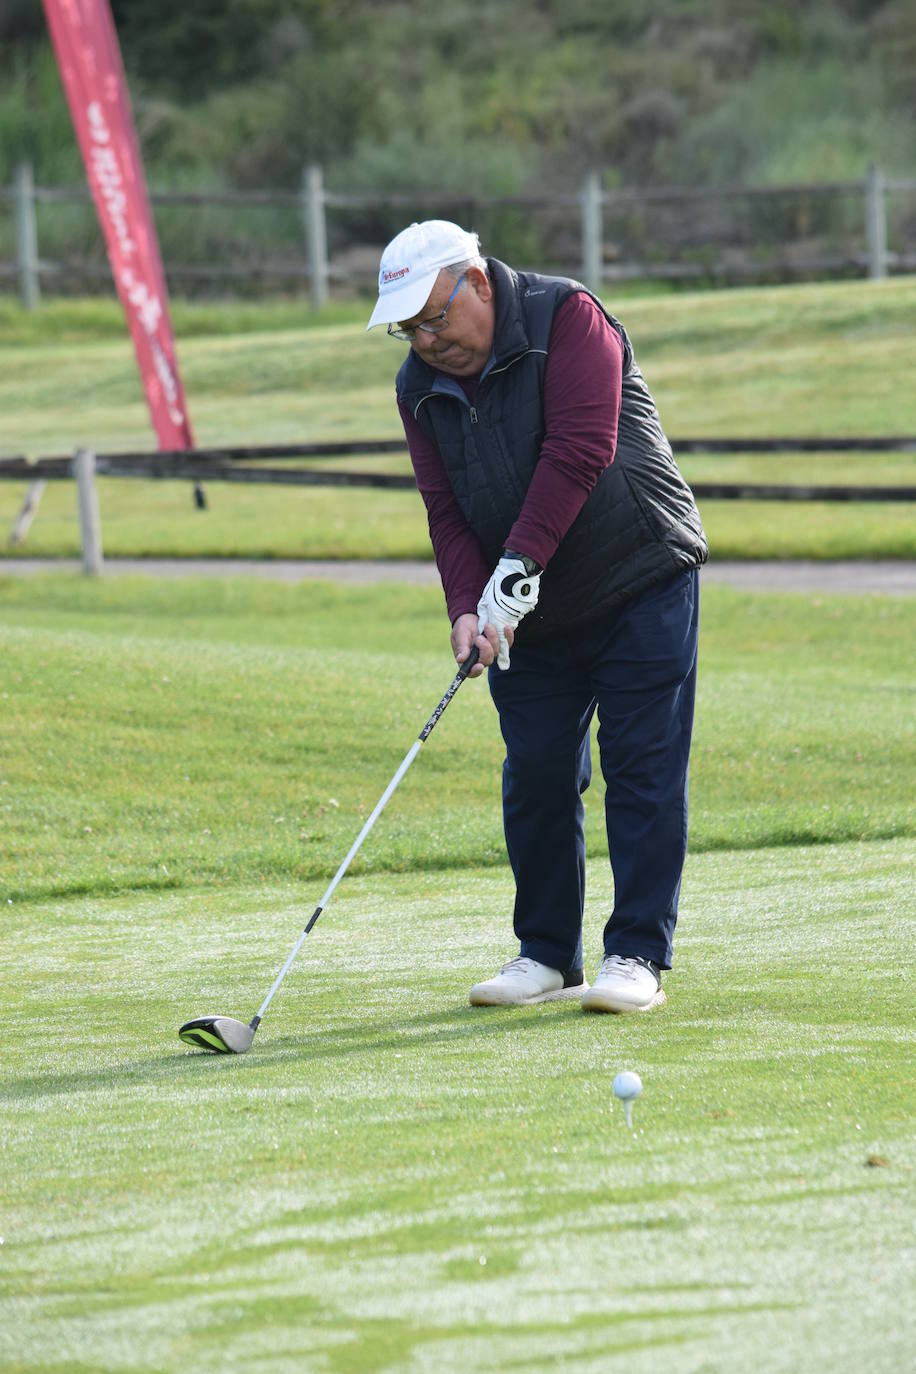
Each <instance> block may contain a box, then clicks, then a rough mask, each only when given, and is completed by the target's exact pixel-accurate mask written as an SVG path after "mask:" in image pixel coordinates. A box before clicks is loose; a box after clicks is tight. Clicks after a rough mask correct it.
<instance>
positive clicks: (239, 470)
mask: <svg viewBox="0 0 916 1374" xmlns="http://www.w3.org/2000/svg"><path fill="white" fill-rule="evenodd" d="M671 443H672V447H673V449H674V451H675V452H676V453H678V454H691V453H692V454H697V453H709V454H739V453H751V454H754V453H823V454H828V453H850V452H859V453H869V452H873V453H878V452H882V453H889V452H898V453H913V452H916V436H913V435H876V436H873V437H871V438H868V437H863V436H856V437H849V436H844V437H832V438H830V437H826V438H824V437H815V436H811V435H806V436H801V437H796V438H777V439H754V438H743V439H719V438H716V439H704V438H684V439H673V440H672V441H671ZM406 451H407V450H406V446H405V444H404V441H403V440H402V439H353V440H347V441H341V442H337V441H334V442H326V443H311V444H270V445H258V446H240V447H238V446H232V447H224V448H203V449H176V450H173V451H155V450H154V451H146V452H128V453H99V454H96V455H95V456H94V471H95V473H96V474H97V475H98V476H103V477H145V478H149V479H153V480H170V481H190V482H255V483H268V484H275V485H283V486H348V487H387V488H395V489H404V490H406V489H410V488H414V487H415V486H416V483H415V481H414V478H413V475H412V474H410V473H396V472H389V473H381V472H361V471H359V470H345V469H339V468H338V469H326V468H323V469H317V468H302V467H270V466H267V464H269V462H270V461H271V460H273V461H277V460H281V461H282V460H284V459H286V460H289V459H294V458H303V459H314V458H321V459H328V458H345V457H351V458H352V457H356V456H363V457H364V456H367V455H370V454H380V453H400V454H404V453H406ZM82 452H85V450H82V449H80V450H77V454H79V453H82ZM246 463H255V464H257V466H254V467H248V466H243V465H242V464H246ZM75 464H76V457H75V456H74V457H70V456H63V457H61V456H55V457H48V458H37V459H28V458H25V457H22V456H16V457H9V458H0V481H11V482H23V481H25V482H37V481H52V482H53V481H66V480H69V479H71V478H72V477H73V476H74V472H75ZM262 464H264V466H262ZM691 485H692V488H693V491H694V494H695V495H696V496H697V498H698V499H707V500H726V501H732V500H742V501H747V500H756V501H913V500H916V485H913V484H900V485H863V484H861V483H860V484H856V485H851V484H836V483H823V484H821V483H814V484H812V483H807V484H781V483H754V482H695V483H692V484H691Z"/></svg>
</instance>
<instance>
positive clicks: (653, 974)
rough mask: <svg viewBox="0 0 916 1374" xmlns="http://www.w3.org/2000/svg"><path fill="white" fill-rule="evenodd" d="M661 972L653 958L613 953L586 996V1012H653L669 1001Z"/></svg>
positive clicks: (604, 962) (599, 971) (606, 960)
mask: <svg viewBox="0 0 916 1374" xmlns="http://www.w3.org/2000/svg"><path fill="white" fill-rule="evenodd" d="M666 1000H667V999H666V997H665V994H664V992H663V991H662V979H661V974H660V973H659V971H658V968H657V967H656V965H655V964H653V963H652V962H651V960H649V959H640V958H632V959H627V958H624V957H623V956H622V955H620V954H609V955H608V957H607V958H606V959H605V960H604V961H603V963H602V965H601V968H600V969H599V970H598V977H597V978H596V979H595V981H594V983H592V985H591V987H590V988H589V990H588V992H587V993H586V994H585V996H584V997H583V998H582V1010H583V1011H618V1012H620V1011H651V1010H652V1008H653V1007H661V1006H663V1005H664V1003H665V1001H666Z"/></svg>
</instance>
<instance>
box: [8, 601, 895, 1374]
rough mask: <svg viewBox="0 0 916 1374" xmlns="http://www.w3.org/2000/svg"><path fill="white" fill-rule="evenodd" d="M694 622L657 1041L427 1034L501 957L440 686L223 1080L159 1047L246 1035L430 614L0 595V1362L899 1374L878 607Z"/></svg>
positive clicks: (885, 610) (418, 609) (481, 804)
mask: <svg viewBox="0 0 916 1374" xmlns="http://www.w3.org/2000/svg"><path fill="white" fill-rule="evenodd" d="M703 615H704V623H703V638H702V650H701V652H702V668H701V686H700V697H699V703H698V719H697V732H696V745H695V752H694V767H693V820H692V832H693V849H692V855H691V858H690V860H689V863H688V869H687V874H686V877H685V885H684V895H683V903H682V917H681V921H680V924H679V928H678V955H677V967H676V970H675V972H674V973H672V974H671V975H670V976H669V977H668V979H667V988H668V992H669V998H670V1005H669V1007H668V1008H667V1009H666V1010H665V1011H664V1012H661V1013H658V1014H656V1015H653V1016H651V1017H647V1018H644V1019H643V1018H640V1019H638V1020H626V1019H620V1018H602V1017H586V1016H584V1015H582V1014H581V1013H580V1012H578V1011H576V1010H575V1009H573V1008H571V1007H569V1006H559V1007H558V1006H554V1007H550V1006H548V1007H543V1008H532V1009H526V1010H521V1011H512V1012H506V1013H503V1012H495V1011H489V1010H482V1011H481V1010H476V1011H475V1010H473V1009H471V1008H470V1007H468V1006H467V1005H466V993H467V987H468V985H469V984H470V982H472V981H473V980H474V979H476V978H477V977H479V976H480V975H481V973H482V972H489V971H492V970H493V969H495V968H496V967H497V966H498V964H499V963H500V962H501V961H502V960H503V959H504V958H505V957H507V955H508V954H510V953H512V952H514V951H513V950H512V949H510V948H509V940H508V929H509V924H508V917H509V911H510V907H511V887H510V884H509V882H508V879H507V875H506V872H505V868H504V865H503V863H502V861H501V856H500V850H501V841H500V819H499V804H498V782H499V778H498V765H499V759H500V747H499V740H498V732H497V729H496V724H495V720H494V716H493V712H492V709H491V707H490V705H489V702H488V698H487V694H486V689H485V686H484V685H483V684H482V683H479V682H477V683H468V684H466V685H465V686H464V687H463V688H462V690H461V693H460V694H459V695H458V697H457V698H456V700H455V702H454V703H453V704H452V706H451V707H450V708H449V711H448V712H447V713H446V715H445V716H444V717H443V719H442V722H441V724H440V725H439V726H438V727H437V730H436V732H435V734H434V736H433V737H432V739H431V740H430V742H429V744H428V745H427V746H426V747H425V748H424V750H423V751H422V752H421V755H420V757H419V758H418V759H417V761H416V762H415V764H414V766H413V769H412V770H411V772H410V773H409V774H408V776H407V778H406V779H405V781H404V783H403V784H402V788H401V789H400V790H399V791H398V793H397V794H396V795H395V797H394V799H393V800H392V802H391V804H390V806H389V809H388V811H387V812H386V813H385V815H384V816H383V817H382V819H381V820H380V822H379V824H378V827H377V829H376V831H375V832H374V833H373V835H372V836H371V837H370V839H369V840H368V841H367V844H366V847H365V849H364V851H363V855H361V857H360V859H359V860H358V862H357V865H356V866H355V867H356V874H355V876H353V877H352V878H348V879H347V880H346V881H345V882H344V883H343V884H342V886H341V888H340V889H339V891H338V894H337V895H336V896H335V898H334V901H333V902H332V904H331V905H330V906H329V909H328V911H327V912H326V913H325V915H324V916H323V917H322V921H321V922H320V923H319V925H318V926H317V927H316V929H315V930H314V932H313V934H312V935H311V936H310V937H309V940H308V941H307V942H306V945H305V948H304V949H303V951H302V954H301V956H300V961H299V963H298V964H297V965H296V966H295V968H294V969H293V971H292V972H291V973H290V975H289V977H288V980H287V982H286V983H285V984H284V986H283V988H282V989H281V991H280V993H279V994H278V996H277V999H276V1001H275V1003H274V1005H273V1006H272V1008H271V1010H270V1012H269V1014H268V1017H267V1019H266V1020H265V1022H264V1025H263V1027H262V1029H261V1030H260V1031H259V1034H258V1037H257V1039H256V1041H255V1045H254V1047H253V1049H252V1052H251V1053H250V1054H249V1055H248V1056H246V1057H244V1058H240V1059H231V1060H225V1059H217V1058H213V1057H210V1056H205V1055H198V1054H194V1053H191V1052H188V1051H186V1050H185V1049H184V1048H183V1047H182V1046H181V1045H180V1044H179V1042H178V1040H177V1037H176V1031H177V1028H178V1025H179V1024H180V1023H181V1021H183V1020H184V1019H186V1018H187V1017H190V1016H194V1015H201V1014H204V1013H208V1012H223V1013H226V1014H231V1015H237V1016H242V1017H244V1018H246V1019H247V1018H248V1017H249V1016H250V1015H251V1014H252V1013H253V1012H254V1011H255V1010H256V1009H257V1006H258V1004H259V1002H260V1001H261V999H262V997H263V995H264V993H265V992H266V991H267V988H268V987H269V985H270V983H271V981H272V980H273V977H274V974H275V973H276V971H277V969H278V968H279V966H280V964H281V963H282V961H283V959H284V958H285V956H286V954H287V952H288V950H289V948H290V947H291V945H292V943H293V940H294V939H295V937H296V934H297V933H298V931H299V929H301V925H302V924H303V922H304V919H305V918H307V916H308V915H309V914H310V912H311V910H312V909H313V907H314V905H315V903H316V902H317V900H318V899H319V897H320V895H321V892H322V891H323V888H324V886H325V884H326V880H327V877H328V876H329V875H330V874H331V873H332V872H333V870H334V868H335V867H336V865H337V863H338V862H339V860H340V858H341V857H342V855H343V853H344V852H345V851H346V849H347V847H348V846H349V843H350V841H351V840H352V838H353V837H354V836H355V833H356V831H357V830H358V829H359V826H360V825H361V823H362V820H363V819H364V818H365V815H366V814H367V813H368V810H369V809H370V808H371V807H372V806H373V805H374V803H375V801H376V800H377V798H378V796H379V795H380V793H381V791H382V790H383V788H384V786H385V784H386V783H387V781H388V779H389V778H390V776H391V775H392V773H393V772H394V769H395V768H396V766H397V764H398V763H399V762H400V760H401V758H402V757H403V754H404V753H405V751H406V749H407V747H408V746H409V744H410V742H411V741H412V739H413V738H414V737H415V735H416V732H417V730H418V729H419V728H420V726H421V725H422V724H423V722H424V720H425V719H426V716H427V715H428V713H429V711H430V710H431V709H432V707H433V706H434V705H435V703H436V701H437V700H438V698H439V696H440V695H441V692H442V691H443V690H444V688H445V686H446V685H447V683H448V681H449V679H450V676H451V673H452V665H451V662H450V660H449V657H448V654H447V648H446V640H445V630H444V623H443V620H444V618H443V615H442V610H441V605H440V597H439V595H438V593H436V592H433V591H429V590H419V589H406V588H392V587H386V588H375V589H357V590H353V589H349V590H345V589H339V588H332V587H327V586H321V585H312V586H302V587H295V588H289V587H279V586H273V585H270V584H266V585H265V584H259V585H257V586H251V585H249V584H247V583H241V582H238V583H234V582H228V583H219V584H218V585H213V584H209V583H207V584H204V583H192V582H189V583H181V582H177V583H169V584H165V585H158V584H155V583H152V582H147V581H143V580H137V581H124V582H118V583H107V582H106V583H101V584H91V583H86V582H85V581H83V580H80V579H72V580H71V579H67V578H61V577H56V578H51V579H38V580H29V581H28V582H27V583H19V582H16V581H7V582H3V583H0V663H2V675H0V691H2V694H3V699H2V706H3V711H2V714H0V731H2V736H3V740H2V765H0V824H2V833H3V836H4V844H3V856H2V862H3V868H2V870H0V892H2V902H3V910H4V912H5V916H4V934H5V936H6V938H5V939H4V941H3V943H2V947H0V967H2V976H3V986H4V1016H3V1050H2V1055H0V1094H2V1115H0V1121H2V1128H0V1144H2V1149H3V1169H2V1174H0V1180H2V1181H0V1217H2V1225H0V1235H2V1237H3V1245H2V1248H0V1365H2V1367H3V1368H4V1369H9V1370H11V1371H19V1372H20V1374H21V1372H22V1371H36V1374H37V1371H39V1370H41V1371H54V1374H65V1371H67V1372H68V1374H76V1371H84V1370H93V1371H96V1370H99V1371H112V1372H113V1371H126V1370H131V1371H157V1372H158V1371H161V1372H162V1374H173V1371H174V1374H184V1371H186V1370H189V1369H199V1370H202V1371H210V1370H241V1369H243V1368H245V1369H248V1368H251V1367H258V1368H261V1369H264V1370H267V1371H276V1374H280V1371H283V1374H285V1372H286V1371H289V1372H290V1374H293V1372H294V1371H296V1372H298V1371H315V1374H325V1371H327V1372H328V1374H351V1371H352V1374H362V1372H363V1371H374V1370H386V1371H391V1372H392V1374H407V1371H418V1370H422V1371H434V1370H435V1371H464V1370H467V1369H481V1370H493V1371H497V1370H502V1369H506V1368H509V1369H512V1368H515V1369H524V1370H531V1371H541V1370H544V1371H546V1370H549V1369H561V1370H575V1371H596V1374H597V1372H598V1371H604V1370H608V1369H611V1370H617V1369H619V1370H621V1371H622V1370H624V1369H627V1370H635V1371H646V1372H647V1374H648V1371H650V1370H652V1371H654V1370H656V1369H657V1368H658V1366H659V1363H660V1362H662V1361H663V1362H664V1363H665V1364H666V1365H667V1366H668V1367H669V1368H672V1369H676V1370H678V1371H679V1374H681V1372H682V1371H683V1372H685V1374H692V1372H693V1371H695V1372H696V1374H701V1371H702V1372H703V1374H713V1372H714V1374H718V1371H722V1374H725V1371H731V1370H733V1369H735V1368H744V1369H748V1370H767V1371H770V1370H774V1371H785V1374H795V1371H807V1370H809V1369H830V1370H835V1371H853V1370H855V1371H859V1370H862V1369H868V1370H869V1371H870V1372H871V1371H875V1372H876V1374H884V1372H885V1371H886V1374H898V1372H899V1371H900V1370H901V1369H903V1368H905V1367H907V1360H908V1359H909V1355H910V1353H911V1350H912V1343H913V1339H914V1336H916V1330H914V1323H913V1317H912V1304H911V1302H910V1292H911V1287H912V1282H911V1280H912V1235H913V1228H914V1224H916V1204H914V1186H913V1168H914V1165H916V1152H914V1148H913V1136H912V1120H913V1111H914V1107H916V1083H914V1057H913V1034H912V1030H913V1024H912V989H911V987H910V986H909V982H908V977H907V970H908V969H910V968H911V967H912V963H913V956H914V952H916V951H914V939H913V933H912V907H913V883H912V872H913V862H914V859H916V839H914V830H916V817H914V814H913V808H912V776H913V752H914V751H913V722H912V714H911V710H910V706H911V666H910V662H909V656H908V648H907V646H908V644H910V643H912V638H913V629H914V620H916V607H914V606H913V604H912V603H911V602H908V601H904V600H900V601H891V600H886V601H883V600H879V599H875V598H861V599H859V598H854V599H848V600H847V599H843V600H840V599H834V598H830V597H817V598H804V597H781V598H780V597H770V596H756V597H743V596H739V595H738V594H735V593H729V592H727V591H725V590H723V589H719V588H715V587H711V588H707V589H706V590H705V593H704V603H703ZM587 802H588V806H587V809H588V825H589V839H590V854H591V858H590V875H589V882H590V895H589V905H588V914H587V928H586V940H587V948H588V950H589V955H590V962H591V963H592V964H594V962H595V961H596V960H597V957H598V953H599V944H600V930H601V926H602V924H603V921H604V919H605V918H606V915H607V913H608V911H609V910H610V905H611V901H612V893H611V884H610V878H609V876H608V874H607V868H606V864H605V863H604V862H602V859H601V857H600V852H601V798H600V787H599V786H597V785H596V786H595V787H594V788H593V789H592V791H591V793H590V794H588V798H587ZM812 842H813V843H812ZM621 1068H632V1069H636V1070H637V1071H638V1072H639V1073H640V1074H641V1076H642V1078H643V1082H644V1084H645V1092H644V1095H643V1097H642V1098H641V1099H640V1100H639V1102H638V1103H637V1105H636V1109H635V1114H634V1125H635V1130H634V1131H633V1132H632V1133H630V1132H629V1131H628V1130H627V1128H626V1126H625V1124H624V1120H623V1113H622V1111H621V1109H620V1107H619V1106H618V1107H616V1108H615V1109H614V1110H613V1111H612V1110H611V1109H610V1100H611V1081H612V1079H613V1076H614V1073H615V1072H616V1071H617V1070H618V1069H621Z"/></svg>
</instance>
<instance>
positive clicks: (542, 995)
mask: <svg viewBox="0 0 916 1374" xmlns="http://www.w3.org/2000/svg"><path fill="white" fill-rule="evenodd" d="M573 978H578V979H579V982H578V983H571V984H570V980H571V979H573ZM587 987H588V983H586V981H585V979H584V978H583V977H582V974H581V973H579V974H567V975H566V976H565V977H564V976H563V974H562V973H560V972H559V970H558V969H555V968H549V967H548V965H547V964H539V963H538V962H537V960H536V959H526V958H524V957H522V956H521V955H519V957H518V958H517V959H510V960H509V962H508V964H503V966H502V968H501V969H500V970H499V973H497V975H496V977H495V978H488V979H487V981H486V982H485V983H475V984H474V986H473V987H472V988H471V1006H472V1007H527V1006H530V1005H531V1004H532V1003H534V1002H557V1001H559V1000H560V999H561V998H566V997H576V998H578V997H581V996H582V994H583V992H585V990H586V988H587Z"/></svg>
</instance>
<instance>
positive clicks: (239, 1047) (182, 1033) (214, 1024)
mask: <svg viewBox="0 0 916 1374" xmlns="http://www.w3.org/2000/svg"><path fill="white" fill-rule="evenodd" d="M479 657H480V652H479V650H478V649H476V648H473V649H472V650H471V652H470V653H469V654H468V656H467V658H466V659H465V660H464V662H463V663H462V664H461V667H460V668H459V669H458V672H457V673H456V674H455V677H454V679H453V680H452V683H451V686H450V687H449V689H448V691H447V692H446V694H445V696H444V697H443V698H442V700H441V701H440V702H439V705H438V706H437V707H436V709H435V711H433V713H432V715H431V716H430V718H429V720H428V721H427V722H426V724H425V725H424V726H423V729H422V730H421V731H420V733H419V735H418V736H417V738H416V740H415V741H414V743H413V744H412V745H411V747H410V749H409V750H408V751H407V753H406V755H405V756H404V760H403V762H402V763H401V766H400V768H399V769H398V771H397V772H396V773H395V775H394V777H393V778H392V779H391V782H390V783H389V784H388V786H387V787H386V788H385V791H384V792H383V793H382V796H381V797H380V799H379V801H378V804H377V806H376V808H375V810H374V811H373V812H372V815H371V816H370V817H369V819H368V820H367V821H366V824H365V825H364V826H363V828H362V830H361V831H360V832H359V834H358V835H357V837H356V839H355V840H354V842H353V845H352V847H351V849H350V852H349V853H348V854H347V857H346V858H345V859H344V861H343V863H342V864H341V865H340V868H338V870H337V872H336V873H335V874H334V877H333V879H332V880H331V884H330V886H329V887H328V889H327V891H326V892H325V894H324V896H323V897H322V899H321V901H320V902H319V903H318V905H317V906H316V908H315V910H314V911H313V912H312V915H311V917H310V919H309V922H308V925H307V926H306V927H305V929H304V930H303V932H302V934H301V935H300V936H299V938H298V940H297V941H296V943H295V945H294V946H293V948H292V951H291V952H290V956H289V958H288V959H287V961H286V963H285V964H284V965H283V967H282V968H281V970H280V972H279V973H278V974H277V977H276V979H275V980H274V985H273V987H272V988H271V990H270V992H269V993H268V994H267V996H266V997H265V998H264V1001H263V1002H262V1003H261V1005H260V1007H259V1008H258V1013H257V1015H256V1016H253V1017H252V1018H251V1020H250V1021H249V1022H248V1024H247V1026H246V1024H245V1022H244V1021H236V1019H235V1017H233V1016H199V1017H197V1019H196V1020H194V1021H186V1022H185V1023H184V1025H183V1026H182V1027H181V1029H180V1030H179V1032H178V1038H179V1040H183V1041H184V1042H185V1044H187V1045H194V1046H196V1047H197V1048H198V1049H201V1050H210V1051H212V1052H213V1053H214V1054H244V1053H245V1051H246V1050H248V1049H250V1048H251V1042H252V1040H254V1036H255V1031H256V1030H257V1028H258V1026H259V1025H260V1023H261V1018H262V1017H263V1015H264V1013H265V1012H266V1011H267V1008H268V1007H269V1006H270V1003H271V1001H272V1000H273V996H274V993H275V992H276V991H277V988H278V987H279V986H280V984H281V983H282V982H283V979H284V978H285V977H286V975H287V973H288V972H289V970H290V968H291V966H292V963H293V960H294V959H295V957H296V955H297V954H298V953H299V950H300V949H301V948H302V944H303V942H304V940H305V937H306V935H308V933H309V931H310V930H311V929H312V927H313V926H314V924H315V922H316V921H317V920H318V917H319V916H320V915H321V913H322V911H324V909H325V907H326V906H327V904H328V902H329V901H330V900H331V895H332V893H333V892H334V889H335V888H336V886H337V884H338V883H339V882H340V880H341V878H342V877H343V875H344V874H345V873H346V871H347V869H348V868H349V867H350V864H351V862H352V860H353V859H354V858H355V856H356V854H357V853H358V852H359V848H360V846H361V845H362V842H363V840H364V839H365V838H366V836H367V835H368V834H369V831H370V830H371V829H372V827H373V826H374V825H375V822H376V821H377V820H378V818H379V816H380V815H381V814H382V811H383V810H384V808H385V805H386V803H387V802H388V799H389V797H390V796H391V795H392V793H393V792H394V790H395V788H396V787H397V785H398V783H399V782H400V781H401V779H402V778H403V776H404V774H405V773H406V772H407V770H408V768H409V767H410V765H411V764H412V763H413V761H414V759H415V758H416V756H417V754H418V753H419V752H420V748H421V746H422V745H423V744H425V743H426V741H427V740H428V739H429V736H430V735H431V734H432V732H433V729H434V727H435V725H436V722H437V721H438V719H439V717H440V716H441V715H442V712H443V711H444V710H445V708H446V706H448V704H449V702H450V701H451V699H452V697H453V696H454V695H455V693H456V692H457V691H458V688H459V687H460V686H461V684H462V682H464V679H465V678H466V677H467V676H468V674H469V673H470V671H471V669H472V668H473V667H474V664H475V663H476V662H477V660H478V658H479Z"/></svg>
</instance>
